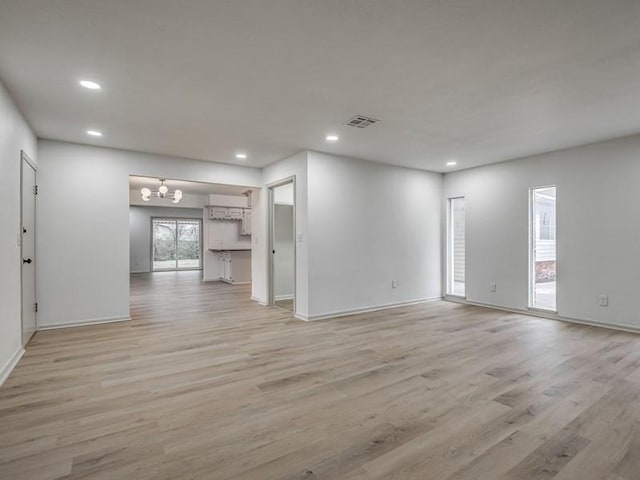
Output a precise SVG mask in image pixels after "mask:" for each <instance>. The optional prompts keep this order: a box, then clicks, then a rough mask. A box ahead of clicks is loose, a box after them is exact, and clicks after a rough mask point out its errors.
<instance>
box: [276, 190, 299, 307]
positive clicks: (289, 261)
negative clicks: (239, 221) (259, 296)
mask: <svg viewBox="0 0 640 480" xmlns="http://www.w3.org/2000/svg"><path fill="white" fill-rule="evenodd" d="M287 187H289V185H283V186H282V187H278V188H276V189H274V194H275V193H277V192H278V191H279V190H280V188H287ZM290 191H291V195H293V189H292V188H290ZM274 196H275V195H274ZM273 213H274V218H273V227H274V235H273V240H274V246H273V247H274V250H275V251H276V254H275V258H274V265H273V276H274V288H275V296H276V300H285V299H290V298H293V294H294V290H293V287H294V285H293V282H294V278H295V269H294V261H295V255H294V240H295V239H294V231H293V205H291V204H289V205H283V204H276V205H275V206H274V212H273Z"/></svg>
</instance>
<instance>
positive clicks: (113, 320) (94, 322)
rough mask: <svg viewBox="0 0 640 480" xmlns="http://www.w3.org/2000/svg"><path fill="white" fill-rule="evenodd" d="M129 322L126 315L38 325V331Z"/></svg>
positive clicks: (128, 317) (129, 318)
mask: <svg viewBox="0 0 640 480" xmlns="http://www.w3.org/2000/svg"><path fill="white" fill-rule="evenodd" d="M129 320H131V317H130V316H129V315H127V316H126V317H104V318H96V319H92V320H82V321H78V322H68V323H55V324H49V325H46V324H45V325H41V324H38V331H42V330H56V329H58V328H71V327H86V326H87V325H100V324H102V323H116V322H127V321H129Z"/></svg>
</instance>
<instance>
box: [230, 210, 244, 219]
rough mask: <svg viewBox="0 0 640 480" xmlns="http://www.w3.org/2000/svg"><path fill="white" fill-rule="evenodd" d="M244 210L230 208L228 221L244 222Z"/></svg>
mask: <svg viewBox="0 0 640 480" xmlns="http://www.w3.org/2000/svg"><path fill="white" fill-rule="evenodd" d="M243 210H244V208H236V207H229V208H228V209H227V219H228V220H242V211H243Z"/></svg>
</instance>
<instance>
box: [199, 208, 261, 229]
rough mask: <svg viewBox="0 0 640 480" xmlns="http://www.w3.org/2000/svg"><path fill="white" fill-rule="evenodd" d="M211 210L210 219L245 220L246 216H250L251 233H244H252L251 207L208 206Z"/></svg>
mask: <svg viewBox="0 0 640 480" xmlns="http://www.w3.org/2000/svg"><path fill="white" fill-rule="evenodd" d="M207 208H208V210H209V220H238V221H241V222H243V224H244V222H245V217H246V216H247V214H248V216H249V224H248V225H249V228H248V230H247V231H248V232H249V233H243V235H251V209H250V208H240V207H216V206H210V207H207Z"/></svg>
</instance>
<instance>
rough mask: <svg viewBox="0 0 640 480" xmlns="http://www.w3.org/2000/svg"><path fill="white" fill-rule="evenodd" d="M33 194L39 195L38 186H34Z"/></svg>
mask: <svg viewBox="0 0 640 480" xmlns="http://www.w3.org/2000/svg"><path fill="white" fill-rule="evenodd" d="M33 194H34V195H37V194H38V185H34V186H33Z"/></svg>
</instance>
